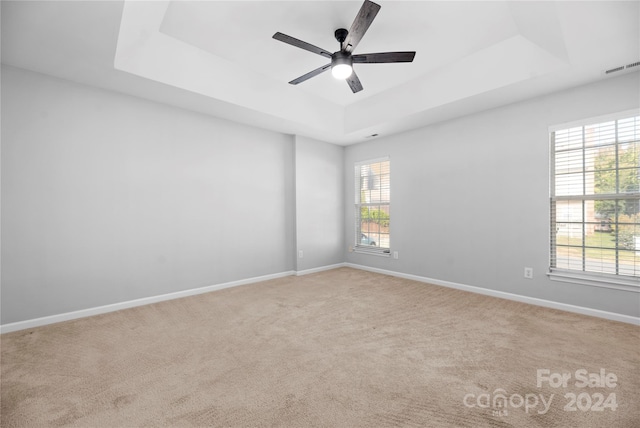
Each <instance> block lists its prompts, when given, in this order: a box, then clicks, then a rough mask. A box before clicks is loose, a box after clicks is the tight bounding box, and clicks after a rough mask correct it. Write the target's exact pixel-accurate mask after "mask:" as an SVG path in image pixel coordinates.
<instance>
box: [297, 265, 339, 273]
mask: <svg viewBox="0 0 640 428" xmlns="http://www.w3.org/2000/svg"><path fill="white" fill-rule="evenodd" d="M345 266H346V263H336V264H335V265H327V266H320V267H317V268H313V269H305V270H299V271H296V276H302V275H309V274H310V273H316V272H322V271H324V270H331V269H338V268H341V267H345Z"/></svg>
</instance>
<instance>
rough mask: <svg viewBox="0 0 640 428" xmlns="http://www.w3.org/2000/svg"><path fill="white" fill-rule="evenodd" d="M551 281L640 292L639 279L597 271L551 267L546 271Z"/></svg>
mask: <svg viewBox="0 0 640 428" xmlns="http://www.w3.org/2000/svg"><path fill="white" fill-rule="evenodd" d="M547 275H548V276H549V279H551V280H552V281H560V282H569V283H573V284H582V285H588V286H591V287H602V288H611V289H614V290H623V291H630V292H634V293H640V279H638V278H632V277H626V276H620V277H618V276H612V275H600V274H597V273H588V272H574V271H567V270H558V269H552V270H551V271H549V272H548V273H547Z"/></svg>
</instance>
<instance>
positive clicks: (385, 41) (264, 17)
mask: <svg viewBox="0 0 640 428" xmlns="http://www.w3.org/2000/svg"><path fill="white" fill-rule="evenodd" d="M377 3H379V4H380V5H381V6H382V8H381V10H380V12H379V13H378V15H377V17H376V19H375V20H374V22H373V24H372V25H371V27H370V28H369V30H368V32H367V33H366V35H365V37H364V38H363V39H362V41H361V43H360V44H359V45H358V46H357V48H356V52H355V53H371V52H385V51H407V50H411V51H416V52H417V54H416V58H415V60H414V62H413V63H402V64H356V65H355V67H354V68H355V70H356V72H357V73H358V76H359V77H360V80H361V82H362V85H363V86H364V90H363V91H361V92H359V93H356V94H353V93H352V92H351V90H350V89H349V87H348V86H347V84H346V83H345V82H341V81H337V80H335V79H333V77H332V76H331V73H329V72H327V73H323V74H321V75H319V76H317V77H314V78H312V79H311V80H308V81H306V82H304V83H301V84H300V85H297V86H293V85H289V84H287V82H288V81H290V80H292V79H293V78H296V77H298V76H300V75H302V74H305V73H306V72H308V71H311V70H313V69H315V68H317V67H319V66H321V65H324V64H326V63H328V62H329V61H328V60H327V59H326V58H324V57H321V56H319V55H315V54H313V53H310V52H307V51H305V50H301V49H298V48H295V47H292V46H290V45H287V44H284V43H282V42H279V41H276V40H274V39H272V36H273V34H274V33H275V32H277V31H280V32H283V33H285V34H288V35H290V36H293V37H295V38H298V39H301V40H304V41H307V42H309V43H311V44H313V45H316V46H319V47H321V48H323V49H326V50H328V51H330V52H333V51H336V50H338V43H337V42H336V40H335V39H334V37H333V32H334V30H335V29H337V28H341V27H342V28H347V29H348V28H349V27H350V26H351V22H352V21H353V19H354V17H355V16H356V14H357V12H358V10H359V8H360V6H361V4H362V2H361V1H178V0H173V1H104V2H100V1H72V2H60V1H51V0H49V1H42V2H39V1H17V2H13V1H2V62H3V63H5V64H9V65H13V66H17V67H22V68H25V69H29V70H34V71H38V72H43V73H47V74H50V75H53V76H57V77H61V78H65V79H69V80H73V81H77V82H79V83H83V84H89V85H93V86H97V87H101V88H106V89H110V90H115V91H119V92H123V93H127V94H132V95H135V96H139V97H144V98H147V99H151V100H155V101H159V102H163V103H167V104H172V105H176V106H179V107H182V108H187V109H190V110H194V111H198V112H202V113H206V114H212V115H215V116H219V117H223V118H226V119H230V120H234V121H238V122H242V123H247V124H250V125H254V126H259V127H263V128H266V129H271V130H274V131H278V132H284V133H291V134H300V135H305V136H309V137H312V138H317V139H321V140H325V141H329V142H333V143H336V144H350V143H355V142H360V141H363V140H365V139H366V138H367V137H368V136H370V135H371V134H380V135H390V134H393V133H397V132H402V131H404V130H407V129H412V128H415V127H419V126H424V125H426V124H430V123H434V122H436V121H440V120H446V119H449V118H452V117H456V116H460V115H465V114H469V113H472V112H475V111H479V110H483V109H487V108H492V107H495V106H499V105H504V104H508V103H512V102H515V101H518V100H522V99H525V98H528V97H533V96H536V95H540V94H545V93H549V92H552V91H556V90H560V89H563V88H568V87H572V86H576V85H580V84H584V83H587V82H590V81H594V80H597V79H603V78H606V76H605V74H604V71H605V70H608V69H611V68H614V67H617V66H620V65H626V64H630V63H633V62H636V61H639V60H640V9H639V4H640V2H638V1H623V2H612V1H605V2H595V1H586V2H583V1H571V2H555V1H533V2H524V1H509V2H508V1H469V2H461V1H390V0H389V1H382V0H380V1H377ZM638 68H640V67H638ZM638 68H636V69H638ZM612 75H615V73H613V74H612Z"/></svg>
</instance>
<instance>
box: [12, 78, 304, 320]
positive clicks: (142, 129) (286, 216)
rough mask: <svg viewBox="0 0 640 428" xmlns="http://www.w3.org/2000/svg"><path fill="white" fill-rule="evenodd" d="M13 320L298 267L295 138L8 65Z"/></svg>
mask: <svg viewBox="0 0 640 428" xmlns="http://www.w3.org/2000/svg"><path fill="white" fill-rule="evenodd" d="M2 114H3V117H2V318H1V322H2V324H6V323H11V322H16V321H22V320H28V319H33V318H38V317H43V316H48V315H54V314H60V313H65V312H70V311H75V310H80V309H86V308H92V307H96V306H101V305H106V304H111V303H118V302H123V301H128V300H132V299H136V298H142V297H150V296H155V295H160V294H164V293H169V292H175V291H181V290H186V289H192V288H197V287H203V286H208V285H214V284H220V283H224V282H229V281H234V280H240V279H247V278H253V277H256V276H262V275H267V274H274V273H282V272H287V271H292V270H293V269H294V267H295V266H294V265H295V256H294V254H295V230H294V225H295V203H294V201H295V194H294V189H295V187H294V165H293V162H294V138H293V137H291V136H287V135H282V134H278V133H273V132H268V131H263V130H259V129H255V128H251V127H246V126H241V125H238V124H234V123H231V122H226V121H223V120H218V119H215V118H212V117H208V116H204V115H200V114H196V113H192V112H188V111H185V110H181V109H177V108H172V107H168V106H164V105H161V104H156V103H152V102H148V101H144V100H141V99H137V98H133V97H129V96H124V95H120V94H116V93H112V92H107V91H102V90H98V89H93V88H90V87H85V86H81V85H77V84H74V83H71V82H66V81H63V80H58V79H54V78H50V77H47V76H44V75H41V74H36V73H31V72H27V71H24V70H20V69H15V68H11V67H4V66H3V68H2Z"/></svg>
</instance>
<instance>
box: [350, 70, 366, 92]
mask: <svg viewBox="0 0 640 428" xmlns="http://www.w3.org/2000/svg"><path fill="white" fill-rule="evenodd" d="M347 83H348V84H349V87H350V88H351V90H352V91H353V93H354V94H355V93H356V92H360V91H361V90H362V83H360V79H358V75H357V74H356V71H355V70H353V71H352V72H351V76H349V77H347Z"/></svg>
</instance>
